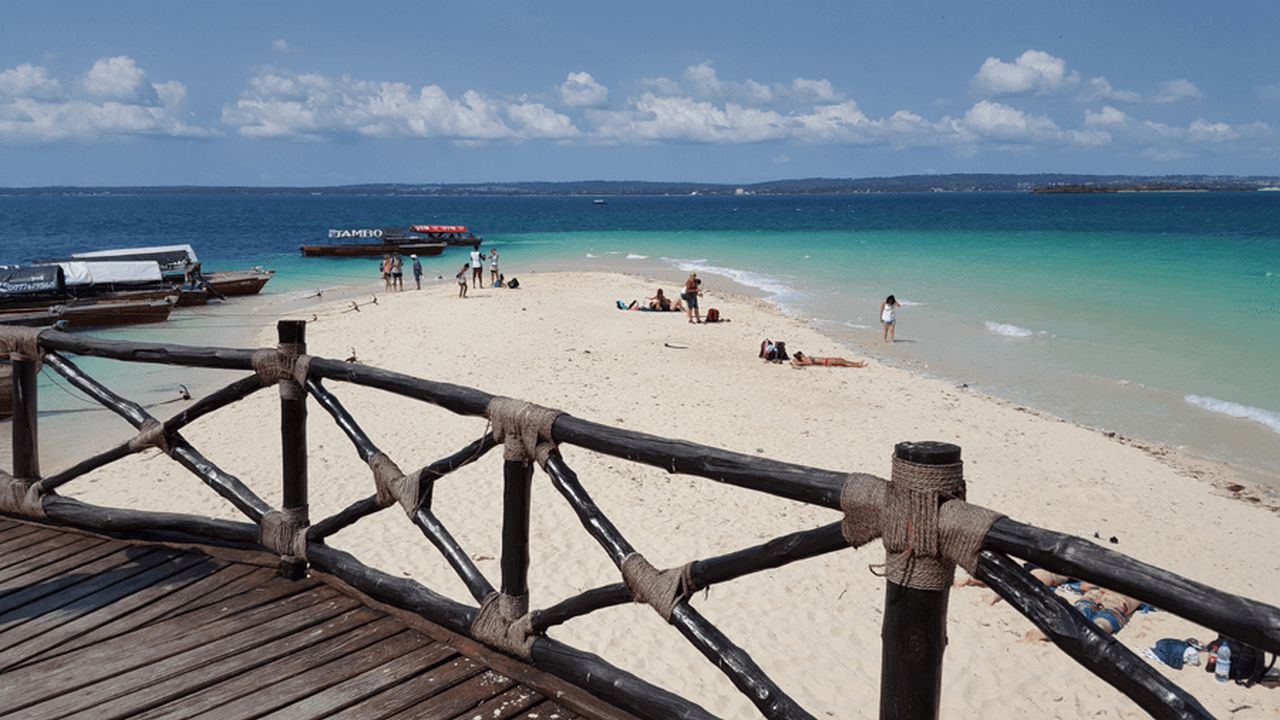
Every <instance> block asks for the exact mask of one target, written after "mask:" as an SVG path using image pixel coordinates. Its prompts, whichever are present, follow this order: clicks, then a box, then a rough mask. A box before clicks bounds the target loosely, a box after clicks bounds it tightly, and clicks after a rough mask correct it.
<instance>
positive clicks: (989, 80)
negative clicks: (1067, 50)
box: [973, 50, 1079, 95]
mask: <svg viewBox="0 0 1280 720" xmlns="http://www.w3.org/2000/svg"><path fill="white" fill-rule="evenodd" d="M1078 80H1079V78H1078V77H1077V76H1076V74H1075V73H1071V74H1068V73H1067V61H1065V60H1063V59H1062V58H1059V57H1054V56H1053V55H1050V54H1049V53H1047V52H1044V51H1042V50H1027V51H1026V52H1024V53H1022V54H1021V55H1019V56H1018V58H1017V59H1016V60H1014V61H1013V62H1011V63H1010V62H1005V61H1003V60H1001V59H1000V58H996V57H989V58H987V59H986V62H984V63H982V67H981V68H979V69H978V74H977V75H974V76H973V85H974V88H975V89H976V90H977V91H978V92H979V93H982V94H985V95H1017V94H1021V93H1028V92H1034V93H1035V94H1037V95H1050V94H1053V93H1056V92H1058V91H1060V90H1062V89H1063V88H1065V87H1068V86H1070V85H1074V84H1075V83H1076V82H1077V81H1078Z"/></svg>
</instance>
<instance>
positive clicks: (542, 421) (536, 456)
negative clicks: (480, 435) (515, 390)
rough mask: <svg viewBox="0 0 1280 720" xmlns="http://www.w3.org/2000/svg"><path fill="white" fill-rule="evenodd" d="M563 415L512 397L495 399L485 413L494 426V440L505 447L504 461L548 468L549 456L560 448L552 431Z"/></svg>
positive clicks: (557, 411) (490, 402)
mask: <svg viewBox="0 0 1280 720" xmlns="http://www.w3.org/2000/svg"><path fill="white" fill-rule="evenodd" d="M563 414H564V413H562V412H560V411H559V410H552V409H551V408H545V407H542V406H541V405H534V404H533V403H530V402H525V401H524V400H516V399H514V398H508V397H495V398H494V399H492V400H490V401H489V407H488V408H486V409H485V416H486V417H488V418H489V423H490V424H491V425H492V426H493V439H494V440H497V441H498V442H500V443H503V452H502V457H503V459H505V460H521V461H525V462H528V461H531V460H532V461H536V462H537V463H538V464H539V465H546V462H547V455H548V454H549V453H550V452H551V451H552V450H554V449H555V447H556V445H555V441H554V440H552V439H551V427H552V426H553V425H555V422H556V418H558V417H560V416H561V415H563Z"/></svg>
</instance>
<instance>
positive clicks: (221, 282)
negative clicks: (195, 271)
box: [201, 268, 276, 295]
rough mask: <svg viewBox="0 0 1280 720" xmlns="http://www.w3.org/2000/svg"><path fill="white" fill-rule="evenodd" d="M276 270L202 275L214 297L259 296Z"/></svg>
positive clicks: (233, 271)
mask: <svg viewBox="0 0 1280 720" xmlns="http://www.w3.org/2000/svg"><path fill="white" fill-rule="evenodd" d="M275 273H276V271H275V270H262V269H257V268H255V269H253V270H229V271H226V272H207V273H202V274H201V277H203V278H204V281H205V283H207V284H208V285H209V287H210V288H211V289H212V291H213V294H214V295H257V294H258V292H259V291H261V290H262V286H263V285H266V284H267V281H268V280H270V279H271V276H272V275H275Z"/></svg>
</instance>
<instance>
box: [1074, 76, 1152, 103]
mask: <svg viewBox="0 0 1280 720" xmlns="http://www.w3.org/2000/svg"><path fill="white" fill-rule="evenodd" d="M1078 99H1079V100H1080V101H1081V102H1094V101H1096V100H1106V101H1109V102H1131V103H1132V102H1140V101H1141V100H1142V94H1141V93H1137V92H1134V91H1132V90H1120V89H1117V88H1114V87H1112V86H1111V83H1110V81H1108V80H1107V79H1106V78H1104V77H1095V78H1089V81H1088V82H1087V83H1085V87H1084V88H1083V89H1082V90H1081V91H1080V95H1079V97H1078Z"/></svg>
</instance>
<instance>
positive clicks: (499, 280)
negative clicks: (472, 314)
mask: <svg viewBox="0 0 1280 720" xmlns="http://www.w3.org/2000/svg"><path fill="white" fill-rule="evenodd" d="M486 262H488V264H489V287H503V286H504V285H505V284H506V283H505V277H504V276H503V275H502V273H501V272H499V271H498V249H497V248H489V254H488V255H487V256H486V255H485V254H484V252H483V251H481V250H480V245H479V244H476V245H473V246H472V247H471V259H470V260H468V261H467V263H466V264H465V265H463V266H462V269H461V270H459V271H458V274H457V275H455V276H454V278H455V279H456V280H457V281H458V297H460V298H464V297H466V296H467V270H468V269H470V270H471V287H472V288H478V287H480V286H482V285H484V266H485V263H486Z"/></svg>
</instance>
